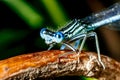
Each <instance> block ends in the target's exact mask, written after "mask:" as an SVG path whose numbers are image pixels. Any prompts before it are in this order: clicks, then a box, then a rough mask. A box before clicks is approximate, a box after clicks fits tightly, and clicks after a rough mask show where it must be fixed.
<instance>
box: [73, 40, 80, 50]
mask: <svg viewBox="0 0 120 80" xmlns="http://www.w3.org/2000/svg"><path fill="white" fill-rule="evenodd" d="M79 44H80V40H77V41H75V44H74V46H73V48H74V49H76V50H77V49H78V47H79Z"/></svg>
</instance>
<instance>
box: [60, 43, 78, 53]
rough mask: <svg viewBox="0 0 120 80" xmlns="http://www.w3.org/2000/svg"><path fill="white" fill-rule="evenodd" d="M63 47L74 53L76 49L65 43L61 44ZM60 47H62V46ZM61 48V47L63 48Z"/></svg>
mask: <svg viewBox="0 0 120 80" xmlns="http://www.w3.org/2000/svg"><path fill="white" fill-rule="evenodd" d="M63 45H64V46H67V47H68V48H70V49H71V50H73V51H75V52H76V49H74V48H73V47H72V46H71V45H70V44H67V43H63ZM63 45H62V46H63ZM64 46H63V47H64Z"/></svg>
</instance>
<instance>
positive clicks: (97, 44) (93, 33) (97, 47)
mask: <svg viewBox="0 0 120 80" xmlns="http://www.w3.org/2000/svg"><path fill="white" fill-rule="evenodd" d="M90 36H94V37H95V43H96V49H97V53H98V61H99V62H100V64H101V65H102V66H103V69H105V65H104V64H103V62H102V60H101V56H100V48H99V42H98V37H97V34H96V32H91V33H90Z"/></svg>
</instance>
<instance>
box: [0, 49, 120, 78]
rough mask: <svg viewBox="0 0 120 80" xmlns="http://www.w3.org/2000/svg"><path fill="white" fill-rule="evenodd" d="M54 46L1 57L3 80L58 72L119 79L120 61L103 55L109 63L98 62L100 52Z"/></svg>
mask: <svg viewBox="0 0 120 80" xmlns="http://www.w3.org/2000/svg"><path fill="white" fill-rule="evenodd" d="M68 52H70V51H60V50H51V51H43V52H36V53H31V54H24V55H19V56H16V57H12V58H9V59H6V60H1V61H0V80H20V79H21V80H26V79H31V80H33V79H35V78H42V79H45V78H50V77H59V76H74V75H75V76H80V75H84V76H88V77H95V78H99V80H119V79H120V63H119V62H117V61H115V60H113V59H111V58H109V57H106V56H103V55H101V57H102V61H103V63H104V65H105V67H106V69H105V70H104V69H103V68H102V66H101V65H100V64H99V62H98V59H97V54H96V53H93V52H82V53H81V54H80V56H79V60H80V62H79V63H78V56H77V54H76V53H75V52H71V53H70V54H69V53H68Z"/></svg>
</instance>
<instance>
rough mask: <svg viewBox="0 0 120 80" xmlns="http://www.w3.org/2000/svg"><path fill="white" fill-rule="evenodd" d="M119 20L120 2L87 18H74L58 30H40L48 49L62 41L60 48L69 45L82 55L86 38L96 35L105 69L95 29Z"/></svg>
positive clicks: (97, 48) (99, 58)
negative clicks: (72, 43)
mask: <svg viewBox="0 0 120 80" xmlns="http://www.w3.org/2000/svg"><path fill="white" fill-rule="evenodd" d="M119 20H120V2H118V3H115V4H113V5H112V6H110V7H108V8H107V9H105V10H102V11H100V12H98V13H94V14H91V15H90V16H87V17H85V18H82V19H74V20H72V21H70V22H69V23H68V24H67V25H66V26H65V27H63V28H61V29H59V30H58V31H56V32H53V31H51V30H48V29H47V28H42V29H41V31H40V36H41V38H42V39H44V40H45V43H46V44H48V45H49V46H50V47H49V48H48V50H50V49H51V48H52V47H53V46H54V45H55V44H57V43H60V44H62V46H61V48H60V49H61V50H63V49H65V47H66V46H67V47H69V48H70V49H71V50H73V51H75V52H76V53H77V50H78V51H79V52H78V53H77V54H78V55H80V52H81V50H82V49H83V47H84V44H85V41H86V39H87V38H88V37H94V38H95V43H96V50H97V54H98V61H99V63H100V64H101V65H102V66H103V68H104V69H105V66H104V64H103V62H102V60H101V57H100V48H99V43H98V37H97V33H96V32H95V31H94V30H95V29H97V28H99V27H102V26H104V25H107V24H111V23H115V22H119ZM115 29H120V27H115ZM80 41H81V44H80ZM71 42H75V44H74V45H73V46H72V45H71V44H70V43H71ZM79 45H80V47H79ZM78 61H79V60H78Z"/></svg>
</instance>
